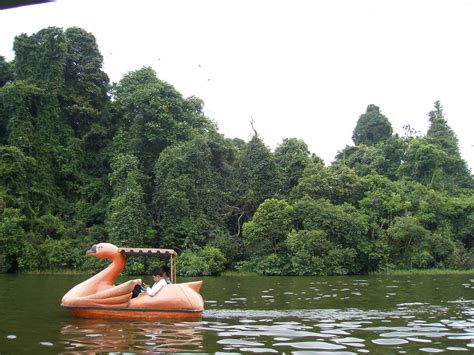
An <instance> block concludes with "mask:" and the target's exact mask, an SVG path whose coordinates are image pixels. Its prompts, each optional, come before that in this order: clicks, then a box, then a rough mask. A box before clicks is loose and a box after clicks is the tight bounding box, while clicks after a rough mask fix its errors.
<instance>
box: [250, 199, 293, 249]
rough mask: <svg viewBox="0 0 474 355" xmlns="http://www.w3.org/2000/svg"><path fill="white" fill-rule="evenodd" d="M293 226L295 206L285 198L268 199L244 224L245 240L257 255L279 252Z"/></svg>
mask: <svg viewBox="0 0 474 355" xmlns="http://www.w3.org/2000/svg"><path fill="white" fill-rule="evenodd" d="M292 228H293V208H292V207H291V206H290V205H289V204H288V202H286V201H285V200H276V199H268V200H266V201H265V202H263V203H262V204H261V205H260V206H259V207H258V209H257V211H256V212H255V214H254V215H253V217H252V219H251V220H250V221H249V222H247V223H245V224H244V226H243V236H244V242H245V245H246V246H247V247H249V248H251V250H253V255H255V256H265V255H269V254H270V253H275V254H277V253H278V251H279V248H280V245H281V243H282V242H283V241H284V240H285V238H286V236H287V234H288V233H289V232H290V231H291V229H292Z"/></svg>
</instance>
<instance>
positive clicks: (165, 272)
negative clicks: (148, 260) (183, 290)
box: [162, 265, 172, 285]
mask: <svg viewBox="0 0 474 355" xmlns="http://www.w3.org/2000/svg"><path fill="white" fill-rule="evenodd" d="M162 269H163V278H164V279H165V281H166V283H167V284H168V285H169V284H172V282H171V279H170V268H169V267H168V266H166V265H165V266H163V267H162Z"/></svg>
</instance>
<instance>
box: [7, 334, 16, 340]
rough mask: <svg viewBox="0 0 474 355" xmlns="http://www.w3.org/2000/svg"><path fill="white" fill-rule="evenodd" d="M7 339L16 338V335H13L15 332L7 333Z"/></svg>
mask: <svg viewBox="0 0 474 355" xmlns="http://www.w3.org/2000/svg"><path fill="white" fill-rule="evenodd" d="M7 339H16V335H13V334H11V335H7Z"/></svg>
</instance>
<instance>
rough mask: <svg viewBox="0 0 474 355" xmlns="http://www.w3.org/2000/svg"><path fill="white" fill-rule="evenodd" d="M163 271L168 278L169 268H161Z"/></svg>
mask: <svg viewBox="0 0 474 355" xmlns="http://www.w3.org/2000/svg"><path fill="white" fill-rule="evenodd" d="M161 269H162V270H163V272H166V275H167V276H168V277H169V276H170V268H169V267H168V266H166V265H165V266H163V267H162V268H161Z"/></svg>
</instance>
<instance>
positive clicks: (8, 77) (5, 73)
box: [0, 55, 13, 88]
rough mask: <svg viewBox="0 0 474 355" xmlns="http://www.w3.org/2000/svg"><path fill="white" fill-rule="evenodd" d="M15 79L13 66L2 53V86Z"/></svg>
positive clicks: (0, 81) (0, 72) (0, 64)
mask: <svg viewBox="0 0 474 355" xmlns="http://www.w3.org/2000/svg"><path fill="white" fill-rule="evenodd" d="M12 81H13V66H12V64H11V63H9V62H7V61H6V60H5V57H4V56H1V55H0V88H1V87H2V86H3V85H5V84H6V83H9V82H12Z"/></svg>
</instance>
